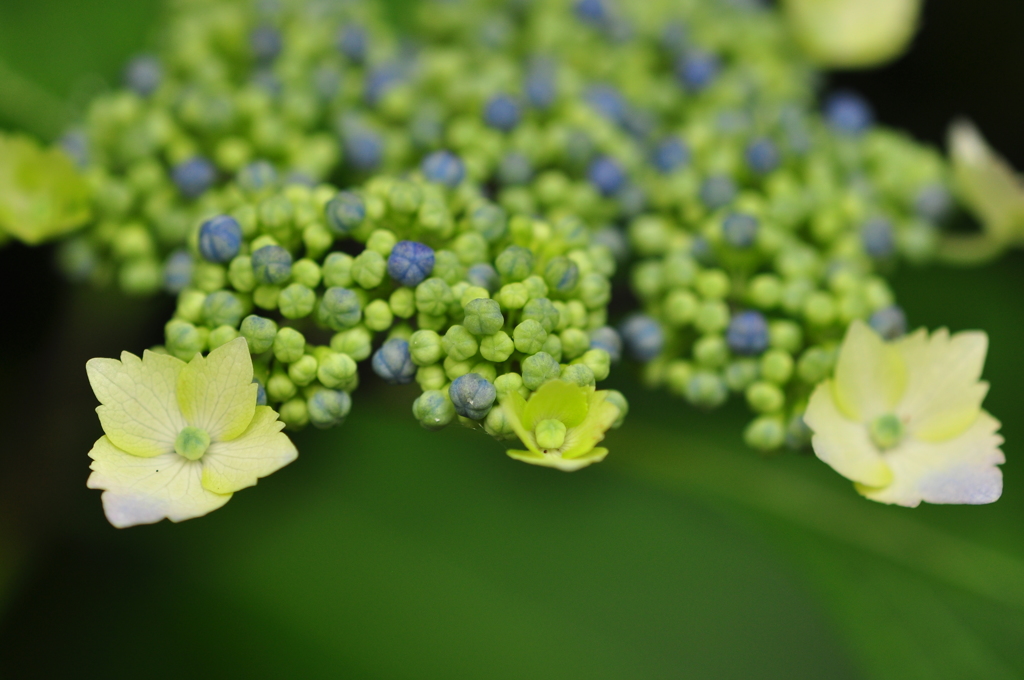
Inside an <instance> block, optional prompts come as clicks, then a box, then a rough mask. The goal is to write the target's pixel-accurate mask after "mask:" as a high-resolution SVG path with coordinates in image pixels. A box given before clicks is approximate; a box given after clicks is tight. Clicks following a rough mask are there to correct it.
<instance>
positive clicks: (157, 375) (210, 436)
mask: <svg viewBox="0 0 1024 680" xmlns="http://www.w3.org/2000/svg"><path fill="white" fill-rule="evenodd" d="M86 370H87V372H88V374H89V382H90V384H91V385H92V389H93V391H94V392H95V393H96V397H97V398H98V399H99V400H100V403H101V404H102V405H101V406H99V407H98V408H97V409H96V412H97V413H98V414H99V417H100V424H101V425H102V426H103V431H104V432H105V435H104V436H103V437H100V438H99V440H97V441H96V444H95V445H94V446H93V448H92V450H91V451H90V452H89V457H90V458H92V460H93V462H92V465H91V466H90V468H91V469H92V471H93V472H92V474H91V475H90V476H89V481H88V483H87V484H88V486H89V488H91V489H103V510H104V512H105V513H106V515H107V519H108V520H110V523H111V524H113V525H114V526H116V527H119V528H120V527H128V526H134V525H136V524H151V523H153V522H159V521H160V520H162V519H164V518H167V519H170V520H171V521H172V522H180V521H181V520H185V519H191V518H193V517H201V516H202V515H205V514H206V513H208V512H210V511H212V510H216V509H217V508H219V507H221V506H222V505H224V504H225V503H227V502H228V500H229V499H230V498H231V494H232V493H234V492H235V491H239V490H241V489H244V488H246V487H248V486H253V485H254V484H256V480H257V479H258V478H260V477H265V476H267V475H269V474H271V473H272V472H275V471H277V470H279V469H280V468H282V467H284V466H285V465H287V464H288V463H290V462H292V461H293V460H295V458H296V456H297V455H298V451H296V449H295V446H294V444H292V442H291V440H290V439H289V438H288V437H287V436H286V435H284V434H283V433H282V432H281V430H282V428H283V427H284V424H283V423H281V422H280V421H279V420H278V419H277V413H276V412H275V411H274V410H273V409H271V408H270V407H268V406H258V405H257V404H256V392H257V385H256V384H255V383H254V382H253V371H252V360H251V358H250V356H249V349H248V344H247V343H246V341H245V339H244V338H237V339H235V340H232V341H231V342H228V343H226V344H224V345H222V346H221V347H219V348H217V349H215V350H213V351H212V352H210V354H209V356H207V357H203V356H202V355H200V354H197V355H196V356H195V357H194V358H193V359H192V361H190V362H188V363H185V362H184V361H182V360H180V359H177V358H175V357H172V356H168V355H164V354H157V353H155V352H150V351H146V352H144V353H143V355H142V358H141V359H140V358H139V357H137V356H135V355H134V354H130V353H128V352H124V353H122V354H121V360H120V361H118V360H116V359H92V360H90V361H89V363H88V364H87V365H86Z"/></svg>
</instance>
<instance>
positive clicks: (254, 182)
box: [235, 161, 277, 193]
mask: <svg viewBox="0 0 1024 680" xmlns="http://www.w3.org/2000/svg"><path fill="white" fill-rule="evenodd" d="M235 180H236V181H237V182H238V185H239V186H240V187H242V189H244V190H245V191H250V192H253V193H256V192H259V191H263V190H264V189H269V188H271V187H273V186H275V185H276V184H277V170H275V169H274V166H273V165H272V164H271V163H270V162H269V161H253V162H252V163H249V164H248V165H245V166H243V167H242V169H241V170H239V171H238V175H237V177H236V178H235Z"/></svg>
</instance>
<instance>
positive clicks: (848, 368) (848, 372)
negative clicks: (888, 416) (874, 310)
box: [833, 320, 906, 423]
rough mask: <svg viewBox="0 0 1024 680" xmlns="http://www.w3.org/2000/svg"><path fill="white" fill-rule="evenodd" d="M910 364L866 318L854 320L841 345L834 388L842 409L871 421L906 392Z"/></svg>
mask: <svg viewBox="0 0 1024 680" xmlns="http://www.w3.org/2000/svg"><path fill="white" fill-rule="evenodd" d="M905 387H906V367H905V366H904V364H903V357H902V356H901V355H900V352H899V351H898V350H897V349H896V348H895V347H894V346H893V345H891V344H889V343H886V342H885V341H884V340H883V339H882V337H881V336H880V335H878V333H876V332H875V331H873V330H872V329H871V328H870V327H869V326H868V325H867V324H866V323H864V322H863V321H859V320H858V321H854V322H853V323H852V324H850V328H849V329H848V330H847V331H846V337H845V338H844V339H843V344H842V346H841V347H840V348H839V359H838V360H837V362H836V374H835V382H834V384H833V391H834V395H835V399H836V403H837V406H838V407H839V410H840V411H842V412H843V414H845V415H846V416H847V417H848V418H850V419H851V420H858V421H860V422H865V423H866V422H870V421H871V420H873V419H874V418H877V417H878V416H880V415H883V414H885V413H889V412H891V411H892V410H893V407H894V406H895V405H896V403H897V402H898V401H899V399H900V397H901V396H903V390H904V388H905Z"/></svg>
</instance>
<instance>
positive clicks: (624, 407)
mask: <svg viewBox="0 0 1024 680" xmlns="http://www.w3.org/2000/svg"><path fill="white" fill-rule="evenodd" d="M604 399H605V401H607V402H608V403H610V404H614V405H615V406H616V407H617V408H618V409H619V418H618V420H616V421H615V422H614V423H612V429H613V430H617V429H618V428H620V427H622V423H624V422H625V421H626V416H627V415H628V414H629V402H628V401H626V397H625V396H624V395H623V394H622V392H619V391H618V390H608V394H607V396H605V398H604Z"/></svg>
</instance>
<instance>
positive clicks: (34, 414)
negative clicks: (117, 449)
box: [0, 0, 1024, 680]
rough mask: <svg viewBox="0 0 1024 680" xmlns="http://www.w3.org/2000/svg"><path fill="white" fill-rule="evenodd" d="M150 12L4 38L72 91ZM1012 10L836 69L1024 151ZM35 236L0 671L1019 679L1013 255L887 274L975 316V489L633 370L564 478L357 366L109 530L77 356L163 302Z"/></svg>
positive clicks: (2, 27) (33, 69) (2, 452)
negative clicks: (173, 509) (297, 454)
mask: <svg viewBox="0 0 1024 680" xmlns="http://www.w3.org/2000/svg"><path fill="white" fill-rule="evenodd" d="M155 8H156V3H155V2H153V1H152V0H145V1H143V0H107V1H105V2H99V1H94V2H83V1H79V2H72V1H70V0H65V1H63V2H60V1H57V0H45V1H43V0H3V2H2V3H0V58H3V59H4V60H6V61H7V63H8V64H9V65H11V66H12V67H13V68H14V69H16V70H17V71H19V72H21V73H23V74H25V75H27V76H28V77H30V78H31V79H32V80H34V81H35V82H37V83H39V84H40V85H41V86H42V87H44V88H45V89H47V90H49V91H50V92H52V93H53V94H54V96H55V97H59V98H62V99H64V100H67V101H70V102H71V106H72V107H75V106H80V105H81V103H82V102H84V101H86V100H87V99H88V96H89V95H90V94H91V93H93V92H95V91H97V89H99V88H101V87H103V83H104V81H106V82H114V81H116V78H117V74H118V72H119V69H120V65H121V64H122V63H123V61H124V59H125V58H126V57H127V55H129V54H131V53H132V52H133V51H136V50H138V49H140V48H142V47H144V46H145V45H146V44H147V43H148V40H149V38H150V36H151V34H152V30H153V28H154V23H155V20H156V18H157V16H158V14H157V13H156V12H155ZM1022 29H1024V8H1022V7H1021V5H1020V4H1019V3H1017V2H1013V1H1012V0H1004V1H1002V2H998V1H996V0H986V1H982V0H979V1H977V2H971V3H963V2H955V1H953V0H947V1H946V2H932V4H930V5H929V9H928V14H927V16H926V21H925V31H924V33H923V34H922V36H921V37H920V38H919V40H918V42H917V45H916V47H915V49H914V50H913V51H912V52H911V53H910V54H909V55H908V56H907V57H905V58H903V59H902V60H901V61H900V62H898V63H897V64H895V65H893V66H891V67H888V68H886V69H883V70H881V71H877V72H874V73H868V74H847V75H842V76H839V77H837V78H836V80H838V81H839V82H840V83H842V84H848V85H854V86H856V87H858V88H860V89H861V90H863V91H865V92H867V93H868V94H869V95H871V97H872V99H873V101H874V102H875V103H876V105H877V108H878V109H879V112H880V115H881V117H882V119H883V120H884V121H885V122H888V123H892V124H897V125H900V126H903V127H905V128H907V129H910V130H911V131H913V132H915V133H916V134H918V135H919V136H921V137H923V138H926V139H929V140H933V141H939V140H941V136H942V133H943V130H944V127H945V124H946V123H947V122H948V120H949V119H950V118H951V117H952V116H953V115H956V114H969V115H971V116H972V117H974V118H975V119H976V120H977V121H978V122H979V123H980V124H981V125H982V128H983V130H984V131H985V132H986V133H987V134H988V135H989V136H990V137H991V138H992V139H993V140H994V142H995V143H996V145H997V146H999V147H1000V148H1001V149H1003V150H1005V151H1006V152H1007V153H1008V154H1010V156H1011V157H1012V158H1013V159H1014V160H1015V161H1016V162H1017V164H1018V167H1024V133H1022V130H1021V126H1020V125H1019V120H1020V119H1021V106H1020V105H1019V103H1015V100H1014V98H1013V96H1012V93H1013V91H1014V90H1017V89H1019V85H1018V84H1019V83H1020V82H1022V81H1024V78H1022V77H1021V76H1022V75H1024V61H1022V60H1021V59H1020V57H1019V49H1018V45H1019V35H1020V33H1021V30H1022ZM2 95H3V92H2V91H0V97H2ZM5 110H8V111H9V109H5V108H4V107H3V106H2V105H0V124H3V123H6V124H5V125H4V126H5V127H8V128H10V127H12V123H13V121H12V119H11V116H10V115H8V116H7V118H6V120H5V118H4V113H2V112H3V111H5ZM50 257H51V253H50V252H49V251H48V250H46V249H38V250H28V249H24V248H21V247H14V246H8V247H6V248H4V249H3V250H0V290H2V291H4V293H3V295H4V300H5V307H4V317H3V321H2V322H0V323H2V324H3V326H2V328H3V331H2V334H0V352H2V356H3V357H4V358H5V360H4V361H3V362H2V365H0V414H2V415H0V425H2V427H3V431H4V444H3V445H2V447H0V677H4V678H7V677H10V678H22V677H49V678H53V677H103V678H129V677H140V676H141V677H148V678H163V677H168V678H171V677H183V676H187V677H195V678H205V677H211V678H212V677H268V678H271V677H272V678H277V677H300V678H306V677H310V678H312V677H331V678H337V677H344V678H388V679H391V678H401V679H404V678H409V679H410V680H411V679H416V680H420V679H428V678H445V679H455V678H471V679H473V678H544V679H546V678H628V679H632V678H644V679H646V678H714V679H717V678H825V677H827V678H837V679H840V678H879V679H889V678H892V679H896V678H899V679H901V680H904V679H908V678H928V679H935V678H950V679H951V680H954V679H955V680H962V679H970V678H984V679H999V678H1019V677H1024V494H1022V489H1024V473H1021V472H1020V470H1019V463H1018V461H1019V460H1020V458H1021V456H1022V455H1024V446H1022V445H1021V443H1020V442H1021V441H1024V424H1022V421H1021V418H1020V417H1019V415H1018V414H1020V413H1021V410H1022V408H1024V356H1022V354H1021V352H1020V349H1019V348H1020V346H1021V338H1022V337H1024V313H1022V312H1024V302H1022V293H1024V268H1022V265H1024V258H1022V257H1021V256H1020V255H1013V256H1010V257H1007V258H1004V259H1003V260H1002V261H1001V262H999V263H998V264H996V265H994V266H991V267H988V268H986V269H984V270H950V269H943V268H931V269H925V270H917V269H907V270H906V271H903V272H901V273H900V274H899V276H898V278H897V280H896V288H897V292H898V296H899V298H900V299H901V302H902V303H903V304H904V306H905V307H906V308H907V310H908V312H909V314H910V317H911V320H912V322H913V323H914V324H915V325H918V324H920V325H927V326H929V327H937V326H940V325H949V326H950V327H951V328H953V329H954V330H958V329H964V328H984V329H986V330H988V332H989V334H990V337H991V344H992V349H991V352H990V356H989V362H988V366H987V369H986V377H987V378H988V379H989V380H990V381H991V382H992V383H993V386H992V392H991V396H990V397H989V399H988V401H987V403H986V405H987V407H988V408H989V409H990V410H991V411H992V412H993V413H995V414H996V416H997V417H999V418H1001V419H1002V420H1003V423H1004V430H1003V431H1004V434H1005V436H1006V438H1007V439H1008V440H1009V443H1008V444H1007V445H1006V446H1005V447H1004V450H1005V452H1006V455H1007V458H1008V460H1009V463H1008V464H1007V465H1006V466H1004V472H1005V477H1006V490H1005V493H1004V498H1003V499H1002V500H1000V501H999V502H998V503H997V504H995V505H992V506H987V507H923V508H920V509H918V510H914V511H909V510H905V509H900V508H890V507H885V506H880V505H876V504H873V503H870V502H868V501H865V500H863V499H861V498H860V497H858V496H857V495H856V494H855V493H854V492H853V491H852V489H851V488H850V485H849V484H848V483H847V482H846V481H845V480H843V479H842V478H840V477H839V476H838V475H836V474H835V473H833V472H832V471H831V470H830V469H828V468H827V467H826V466H824V465H823V464H821V463H819V462H817V461H816V460H815V459H814V458H812V457H805V456H797V455H794V454H786V455H783V456H781V457H779V458H777V459H770V460H766V459H762V458H760V457H759V456H757V455H756V454H754V453H752V452H750V451H748V450H746V449H745V448H744V447H743V446H742V444H741V442H740V436H739V432H740V429H741V426H742V424H743V422H744V420H745V419H746V415H745V413H744V411H743V408H742V407H741V406H739V405H737V406H735V407H732V408H728V409H725V410H723V411H720V412H716V413H713V414H700V413H695V412H694V411H693V410H691V409H689V408H688V407H687V406H685V404H683V403H682V402H680V401H676V400H672V399H670V398H668V397H665V396H663V395H660V394H650V393H646V392H644V391H642V390H641V389H640V388H639V387H638V386H637V385H636V383H635V382H633V381H632V380H631V379H630V378H629V377H628V376H624V375H619V376H617V377H616V378H615V382H617V386H618V387H620V388H621V389H623V390H624V391H625V392H626V393H627V395H628V396H629V398H630V401H631V403H632V405H633V412H632V414H631V415H630V419H629V422H628V425H627V427H626V428H624V429H623V430H620V431H617V432H615V433H613V434H612V435H611V437H610V438H609V444H610V447H611V449H612V452H613V453H612V455H611V457H610V458H609V459H608V461H606V462H605V463H602V464H601V465H599V466H595V467H594V468H591V469H587V470H585V471H582V472H579V473H576V474H572V475H566V474H562V473H558V472H554V471H550V470H542V469H536V468H532V467H529V466H525V465H522V464H520V463H517V462H515V461H511V460H509V459H507V458H506V457H505V456H504V455H503V453H502V447H501V446H500V445H499V444H497V443H495V442H492V441H490V440H489V439H487V438H485V437H483V436H481V435H479V434H475V433H470V432H466V431H462V430H460V429H458V428H452V429H449V430H447V431H444V432H441V433H438V434H430V433H427V432H425V431H423V430H421V429H419V428H418V426H416V425H415V423H414V422H413V421H412V419H411V417H409V414H408V410H409V405H410V404H411V401H412V399H413V396H414V395H413V393H412V392H410V391H404V390H398V391H395V390H393V389H387V388H382V387H380V386H378V385H376V384H375V383H374V381H370V380H367V381H366V383H367V384H366V386H365V387H364V388H362V389H360V391H359V392H358V393H357V394H356V401H355V408H354V411H353V414H352V416H351V417H350V419H349V422H348V423H346V425H345V426H344V427H343V428H341V429H339V430H337V431H334V432H331V433H328V434H324V433H319V432H307V433H303V434H301V435H299V436H298V437H297V438H296V439H297V443H298V445H299V448H300V450H301V452H302V456H301V458H300V460H299V461H298V462H297V463H295V464H293V465H292V466H290V467H289V468H287V469H286V470H284V471H282V472H280V473H278V474H276V475H274V476H273V477H271V478H269V479H266V480H263V481H261V482H260V484H259V486H258V488H257V489H255V490H249V491H245V492H243V493H240V494H239V495H238V496H237V497H236V498H235V499H233V500H232V501H231V503H230V504H229V505H228V506H227V507H226V508H224V509H223V510H220V511H218V512H216V513H214V514H213V515H211V516H210V517H207V518H205V519H201V520H197V521H192V522H187V523H184V524H182V525H170V524H168V523H164V524H162V525H158V526H154V527H143V528H138V529H133V530H128V531H117V530H114V529H112V528H110V527H109V526H108V525H107V524H106V523H105V521H104V519H103V517H102V513H101V511H100V506H99V498H98V493H97V492H93V491H89V490H87V489H85V488H84V480H85V477H86V475H87V464H88V460H87V458H86V456H85V452H86V451H87V450H88V447H89V445H90V444H91V442H92V440H93V439H95V437H97V436H99V433H100V429H99V424H98V422H97V421H96V420H95V417H94V416H93V415H92V413H91V409H92V407H93V405H94V403H95V402H94V400H93V397H92V395H91V393H90V391H89V388H88V385H87V384H86V381H85V375H84V370H82V366H83V364H84V362H85V360H86V359H87V358H89V357H91V356H116V354H117V352H119V351H120V350H122V349H130V350H133V351H139V350H140V349H141V348H143V347H145V346H147V345H148V344H153V343H154V342H156V341H157V339H158V336H159V327H160V323H159V321H160V319H161V317H162V316H164V315H165V312H167V311H168V310H167V309H166V306H161V305H153V304H152V303H150V304H145V303H127V304H126V303H125V302H124V301H123V300H121V299H119V298H118V297H117V296H115V295H108V294H98V293H88V292H82V291H72V290H70V289H68V288H67V287H66V286H64V285H63V284H61V283H59V282H58V281H57V280H56V278H55V276H54V275H53V274H52V272H51V267H50V264H49V262H50ZM147 318H149V319H151V321H149V322H147Z"/></svg>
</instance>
